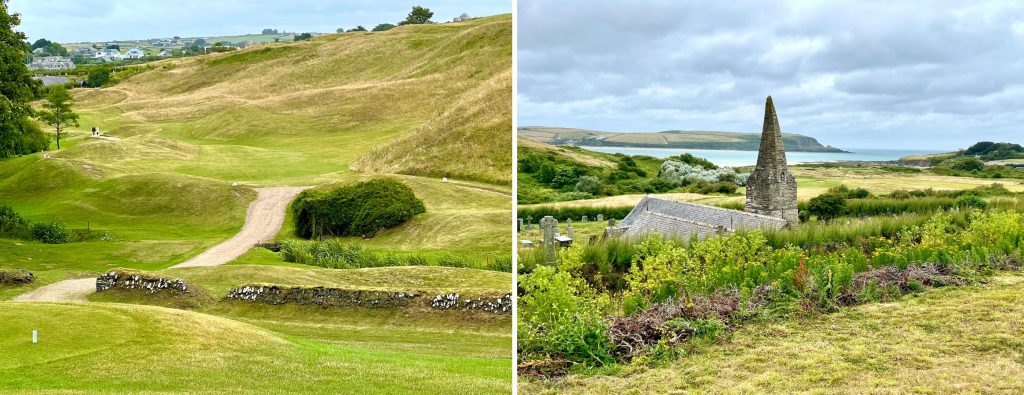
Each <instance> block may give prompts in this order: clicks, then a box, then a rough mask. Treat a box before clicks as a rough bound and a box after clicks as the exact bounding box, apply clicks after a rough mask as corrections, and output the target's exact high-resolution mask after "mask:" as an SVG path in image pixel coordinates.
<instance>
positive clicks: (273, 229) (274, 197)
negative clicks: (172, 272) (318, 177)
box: [13, 187, 306, 302]
mask: <svg viewBox="0 0 1024 395" xmlns="http://www.w3.org/2000/svg"><path fill="white" fill-rule="evenodd" d="M303 189H306V188H304V187H273V188H257V189H256V191H257V192H259V196H257V197H256V201H255V202H252V204H250V205H249V209H248V211H247V212H246V214H245V225H242V230H241V231H239V232H238V233H237V234H235V236H234V237H232V238H230V239H228V240H227V241H225V242H223V243H220V244H217V245H216V246H213V248H210V249H208V250H206V251H203V252H202V253H201V254H199V255H196V256H195V257H193V258H192V259H189V260H187V261H185V262H182V263H179V264H177V265H174V266H171V267H195V266H217V265H223V264H225V263H228V262H231V261H232V260H234V259H235V258H238V257H239V256H241V255H242V254H244V253H245V252H246V251H248V250H249V249H250V248H252V247H253V245H255V244H256V243H261V242H266V241H271V240H273V239H274V236H276V235H277V232H278V231H280V230H281V225H282V224H284V217H285V209H286V208H287V207H288V203H289V202H291V201H292V199H294V198H295V195H298V194H299V192H302V190H303ZM93 292H96V278H95V277H93V278H79V279H74V280H64V281H60V282H56V283H53V284H50V285H47V286H44V287H41V288H38V289H36V290H34V291H31V292H28V293H25V294H22V295H18V296H16V297H14V299H13V300H14V301H17V302H85V301H86V296H88V295H89V294H91V293H93Z"/></svg>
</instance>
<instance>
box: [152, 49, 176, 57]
mask: <svg viewBox="0 0 1024 395" xmlns="http://www.w3.org/2000/svg"><path fill="white" fill-rule="evenodd" d="M156 56H159V57H161V58H168V57H171V56H174V53H173V52H171V50H169V49H165V50H162V51H160V53H158V54H156Z"/></svg>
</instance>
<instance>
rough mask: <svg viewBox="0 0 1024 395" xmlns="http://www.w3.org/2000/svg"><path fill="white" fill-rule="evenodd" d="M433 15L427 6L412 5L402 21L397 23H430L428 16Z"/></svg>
mask: <svg viewBox="0 0 1024 395" xmlns="http://www.w3.org/2000/svg"><path fill="white" fill-rule="evenodd" d="M433 16H434V13H433V12H432V11H430V9H429V8H426V7H420V6H415V7H412V11H410V12H409V15H408V16H406V17H405V20H404V21H401V22H398V25H399V26H401V25H422V24H424V23H430V18H431V17H433Z"/></svg>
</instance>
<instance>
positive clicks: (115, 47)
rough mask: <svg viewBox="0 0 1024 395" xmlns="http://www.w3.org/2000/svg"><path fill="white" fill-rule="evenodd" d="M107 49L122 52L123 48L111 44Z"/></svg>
mask: <svg viewBox="0 0 1024 395" xmlns="http://www.w3.org/2000/svg"><path fill="white" fill-rule="evenodd" d="M107 49H116V50H118V51H120V50H121V46H120V45H117V44H110V45H108V46H107Z"/></svg>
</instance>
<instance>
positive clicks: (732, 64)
mask: <svg viewBox="0 0 1024 395" xmlns="http://www.w3.org/2000/svg"><path fill="white" fill-rule="evenodd" d="M925 4H927V5H925ZM517 12H518V18H519V24H518V28H519V30H518V32H519V33H518V34H519V52H518V57H519V60H518V62H519V64H518V70H519V76H518V81H519V85H518V86H519V90H518V95H519V96H518V100H519V102H518V103H519V107H518V121H519V125H521V126H528V125H544V126H565V127H579V128H587V129H597V130H608V131H622V132H653V131H661V130H669V129H683V130H726V131H738V132H757V131H760V130H761V123H762V121H763V111H764V99H765V96H767V95H769V94H770V95H772V98H773V100H774V102H775V106H776V109H777V110H778V114H779V123H780V124H781V125H782V130H783V131H786V132H793V133H801V134H806V135H810V136H813V137H816V138H817V139H818V140H819V141H820V142H821V143H823V144H830V145H833V146H837V147H841V148H896V149H929V150H932V149H934V150H944V149H952V148H960V147H966V146H968V145H970V144H972V143H974V142H976V141H979V140H983V139H984V140H995V141H1012V142H1016V143H1024V2H1020V1H1017V2H1010V1H1007V2H988V3H985V2H975V1H962V2H941V1H929V2H919V1H914V2H909V1H908V2H900V1H892V0H888V1H849V2H840V1H820V2H819V1H770V2H765V1H754V2H749V3H747V2H744V1H732V0H730V1H720V0H716V1H708V2H697V1H686V2H670V1H643V2H641V1H635V2H629V6H625V5H623V3H622V2H617V1H593V0H588V1H575V2H573V1H565V0H559V1H555V0H520V1H519V5H518V11H517Z"/></svg>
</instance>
